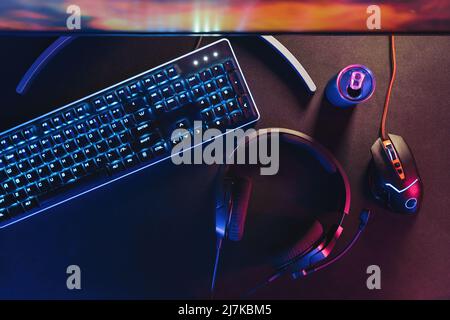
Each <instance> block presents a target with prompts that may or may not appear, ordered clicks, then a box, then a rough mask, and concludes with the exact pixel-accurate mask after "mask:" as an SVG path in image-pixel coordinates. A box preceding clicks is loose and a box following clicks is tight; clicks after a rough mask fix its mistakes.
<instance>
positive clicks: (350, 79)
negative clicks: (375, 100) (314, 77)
mask: <svg viewBox="0 0 450 320" xmlns="http://www.w3.org/2000/svg"><path fill="white" fill-rule="evenodd" d="M374 91H375V77H374V75H373V73H372V71H371V70H370V69H369V68H367V67H366V66H363V65H361V64H352V65H349V66H347V67H345V68H344V69H342V70H341V71H340V72H339V73H338V74H337V75H336V76H334V77H333V78H332V79H331V80H330V82H328V85H327V88H326V90H325V95H326V97H327V99H328V101H329V102H330V103H331V104H332V105H334V106H336V107H340V108H348V107H352V106H355V105H357V104H359V103H362V102H364V101H367V100H369V99H370V97H371V96H372V95H373V93H374Z"/></svg>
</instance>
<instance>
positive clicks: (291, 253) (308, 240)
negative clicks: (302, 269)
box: [278, 220, 323, 266]
mask: <svg viewBox="0 0 450 320" xmlns="http://www.w3.org/2000/svg"><path fill="white" fill-rule="evenodd" d="M322 235H323V227H322V224H321V223H320V222H319V221H317V220H315V221H314V223H313V224H312V225H311V227H310V228H309V229H308V231H307V232H306V233H305V234H304V236H303V237H302V238H301V239H300V240H298V241H297V242H296V243H295V244H294V245H293V246H292V247H291V248H290V249H289V250H286V252H284V253H283V254H282V255H281V256H280V258H279V259H278V262H279V266H283V265H285V264H287V263H288V262H290V261H291V260H293V259H295V258H297V257H299V256H301V255H302V254H304V253H305V252H306V251H307V250H309V249H310V248H311V247H312V246H313V245H314V243H316V242H317V241H318V240H319V239H320V238H321V237H322Z"/></svg>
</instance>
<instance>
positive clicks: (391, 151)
mask: <svg viewBox="0 0 450 320" xmlns="http://www.w3.org/2000/svg"><path fill="white" fill-rule="evenodd" d="M386 150H387V153H388V155H389V158H390V159H391V161H394V160H397V153H396V152H395V149H394V147H393V146H392V144H388V145H387V146H386Z"/></svg>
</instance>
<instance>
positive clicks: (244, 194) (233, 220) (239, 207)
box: [228, 177, 253, 241]
mask: <svg viewBox="0 0 450 320" xmlns="http://www.w3.org/2000/svg"><path fill="white" fill-rule="evenodd" d="M252 186H253V184H252V179H250V178H248V177H238V178H236V179H235V180H234V183H233V186H232V201H233V204H232V208H231V216H230V223H229V226H228V239H230V240H232V241H240V240H241V239H242V236H243V235H244V228H245V220H246V218H247V210H248V204H249V202H250V195H251V193H252Z"/></svg>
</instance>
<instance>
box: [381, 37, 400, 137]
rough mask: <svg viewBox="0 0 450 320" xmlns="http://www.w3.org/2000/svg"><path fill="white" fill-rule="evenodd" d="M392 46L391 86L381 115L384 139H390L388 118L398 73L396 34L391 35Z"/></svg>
mask: <svg viewBox="0 0 450 320" xmlns="http://www.w3.org/2000/svg"><path fill="white" fill-rule="evenodd" d="M389 39H390V47H391V69H392V73H391V81H390V83H389V88H388V91H387V93H386V99H385V101H384V107H383V115H382V117H381V126H380V135H381V138H382V139H383V140H388V139H389V137H388V135H387V133H386V118H387V113H388V110H389V102H390V100H391V93H392V87H393V86H394V81H395V76H396V74H397V61H396V57H395V55H396V53H395V36H394V35H393V34H391V35H390V37H389Z"/></svg>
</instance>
